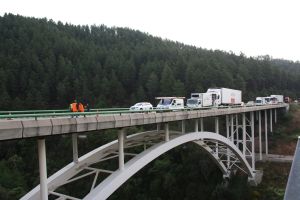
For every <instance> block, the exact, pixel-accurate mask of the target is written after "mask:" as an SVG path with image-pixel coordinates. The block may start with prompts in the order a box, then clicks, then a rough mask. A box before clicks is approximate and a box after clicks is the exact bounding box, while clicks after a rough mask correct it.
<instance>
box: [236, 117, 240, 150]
mask: <svg viewBox="0 0 300 200" xmlns="http://www.w3.org/2000/svg"><path fill="white" fill-rule="evenodd" d="M235 134H236V146H237V147H239V144H240V141H239V115H238V114H236V115H235Z"/></svg>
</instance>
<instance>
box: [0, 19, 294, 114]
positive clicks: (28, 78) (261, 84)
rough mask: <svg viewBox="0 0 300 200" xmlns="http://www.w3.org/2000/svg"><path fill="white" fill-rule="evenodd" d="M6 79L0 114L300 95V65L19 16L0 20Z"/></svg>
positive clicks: (1, 69) (1, 67)
mask: <svg viewBox="0 0 300 200" xmlns="http://www.w3.org/2000/svg"><path fill="white" fill-rule="evenodd" d="M0 79H1V83H0V93H1V94H0V95H1V97H2V98H1V100H0V110H17V109H46V108H51V107H58V108H62V107H67V106H68V104H69V103H70V101H72V100H73V99H75V98H77V99H79V100H82V101H86V102H89V103H90V105H91V106H92V107H99V106H102V107H103V106H105V107H112V106H127V107H128V106H129V105H131V104H132V103H134V102H136V101H141V100H149V101H152V102H153V101H154V97H155V96H158V95H164V96H168V95H180V96H189V95H190V93H191V92H203V91H206V89H207V88H208V87H212V86H218V87H229V88H235V89H240V90H242V91H243V98H244V100H250V99H252V100H253V98H254V97H255V96H265V95H270V94H272V93H276V94H284V95H287V96H294V97H295V96H300V92H299V91H300V64H299V63H294V62H289V61H284V60H272V59H270V57H268V56H262V57H257V58H247V57H245V56H244V55H243V54H241V55H239V56H236V55H234V54H232V53H227V52H222V51H209V50H206V49H201V48H196V47H193V46H188V45H184V44H181V43H178V42H172V41H168V40H162V39H160V38H157V37H153V36H151V35H148V34H145V33H142V32H139V31H134V30H130V29H127V28H116V27H115V28H108V27H106V26H104V25H101V26H90V27H89V26H74V25H71V24H62V23H61V22H58V23H55V22H53V21H51V20H47V19H35V18H25V17H22V16H16V15H12V14H5V15H4V16H3V17H0ZM112 91H113V92H112ZM120 97H121V98H120Z"/></svg>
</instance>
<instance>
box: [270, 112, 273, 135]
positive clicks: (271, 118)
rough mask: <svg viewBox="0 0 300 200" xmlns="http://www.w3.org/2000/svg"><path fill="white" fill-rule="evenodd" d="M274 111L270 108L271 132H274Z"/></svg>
mask: <svg viewBox="0 0 300 200" xmlns="http://www.w3.org/2000/svg"><path fill="white" fill-rule="evenodd" d="M272 115H273V112H272V109H270V132H271V133H273V116H272Z"/></svg>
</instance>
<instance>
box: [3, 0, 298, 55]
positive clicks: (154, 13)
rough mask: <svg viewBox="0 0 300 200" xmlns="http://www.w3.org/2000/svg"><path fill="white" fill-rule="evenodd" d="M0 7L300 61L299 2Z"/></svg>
mask: <svg viewBox="0 0 300 200" xmlns="http://www.w3.org/2000/svg"><path fill="white" fill-rule="evenodd" d="M298 2H299V3H298ZM0 5H1V6H0V15H3V14H4V13H5V12H10V13H13V14H20V15H24V16H33V17H38V18H43V17H47V18H48V19H53V20H54V21H62V22H69V23H72V24H81V25H84V24H89V25H92V24H96V25H100V24H105V25H107V26H118V27H130V28H133V29H137V30H140V31H143V32H147V33H149V34H151V35H154V36H160V37H162V38H167V39H170V40H174V41H179V42H182V43H185V44H190V45H194V46H197V47H203V48H207V49H221V50H225V51H233V52H235V53H237V54H239V53H240V52H243V53H245V54H246V55H247V56H257V55H265V54H268V55H270V56H272V57H273V58H284V59H289V60H294V61H296V60H298V61H299V60H300V39H299V37H300V28H299V20H300V1H298V0H284V1H283V0H226V1H224V0H206V1H204V0H185V1H179V0H151V1H150V0H148V1H146V0H127V1H125V0H123V1H122V0H106V1H104V0H85V1H76V0H73V1H71V0H65V1H63V0H51V1H50V0H48V1H42V0H26V1H23V0H4V1H3V0H0Z"/></svg>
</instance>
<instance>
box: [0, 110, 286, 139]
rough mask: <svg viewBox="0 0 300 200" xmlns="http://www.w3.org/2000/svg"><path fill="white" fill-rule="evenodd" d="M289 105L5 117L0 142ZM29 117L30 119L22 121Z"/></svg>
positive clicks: (0, 129)
mask: <svg viewBox="0 0 300 200" xmlns="http://www.w3.org/2000/svg"><path fill="white" fill-rule="evenodd" d="M287 106H288V105H287V104H278V105H265V106H251V107H235V108H219V109H218V108H211V109H206V110H179V111H174V112H172V111H170V112H149V113H136V112H132V113H131V112H125V113H124V111H120V112H118V111H113V113H114V114H105V115H104V114H103V113H101V112H89V113H82V114H76V113H75V114H74V113H51V114H35V115H32V114H27V115H26V114H25V115H21V116H20V115H16V117H17V118H14V115H13V114H12V115H10V116H5V119H3V118H4V115H2V116H1V115H0V117H1V118H2V119H1V120H0V140H10V139H23V138H28V137H41V136H51V135H57V134H69V133H75V132H87V131H95V130H104V129H112V128H123V127H129V126H136V125H145V124H155V123H164V122H172V121H180V120H187V119H197V118H202V117H213V116H221V115H229V114H238V113H244V112H252V111H259V110H268V109H275V108H284V107H287ZM74 115H77V116H74ZM19 117H27V118H19Z"/></svg>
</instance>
